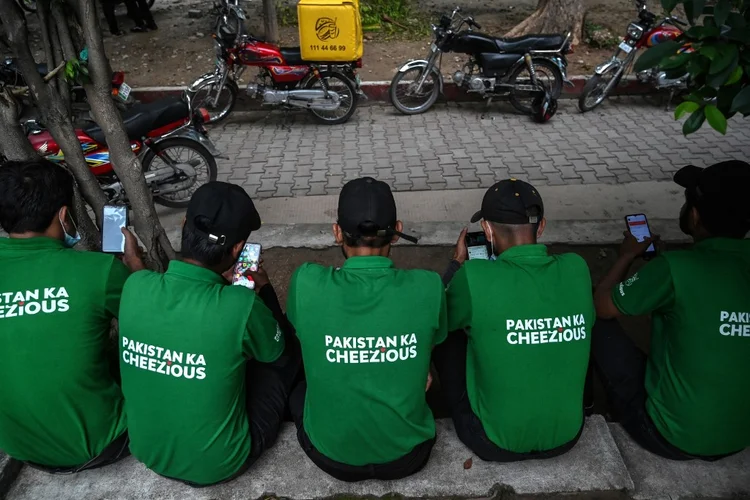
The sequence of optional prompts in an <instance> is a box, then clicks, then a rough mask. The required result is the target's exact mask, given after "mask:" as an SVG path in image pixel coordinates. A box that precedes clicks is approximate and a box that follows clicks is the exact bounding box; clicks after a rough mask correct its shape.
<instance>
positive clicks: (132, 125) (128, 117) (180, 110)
mask: <svg viewBox="0 0 750 500" xmlns="http://www.w3.org/2000/svg"><path fill="white" fill-rule="evenodd" d="M186 118H188V105H187V103H186V102H185V101H183V100H182V98H181V97H179V96H173V97H165V98H163V99H159V100H158V101H154V102H149V103H145V104H140V103H139V104H135V105H133V106H132V107H131V108H129V109H128V110H126V111H124V112H123V113H122V122H123V124H124V125H125V132H126V133H127V134H128V138H129V139H130V140H131V141H133V140H137V139H141V138H143V137H145V136H146V135H148V133H149V132H151V131H152V130H155V129H157V128H159V127H163V126H164V125H169V124H170V123H173V122H176V121H180V120H184V119H186ZM83 132H84V133H85V134H86V135H88V136H89V137H91V138H92V139H93V140H95V141H96V142H98V143H100V144H105V143H106V140H105V138H104V131H103V130H102V128H101V127H100V126H99V125H97V124H96V123H93V124H91V125H90V126H88V127H86V128H84V129H83Z"/></svg>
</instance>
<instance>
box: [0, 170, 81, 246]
mask: <svg viewBox="0 0 750 500" xmlns="http://www.w3.org/2000/svg"><path fill="white" fill-rule="evenodd" d="M72 205H73V176H72V175H70V173H69V172H68V171H67V170H65V169H64V168H63V167H61V166H58V165H55V164H54V163H52V162H50V161H48V160H45V159H43V158H39V159H35V160H30V161H8V162H5V163H3V164H2V165H0V226H2V228H3V229H4V230H5V231H7V232H8V233H27V232H35V233H40V232H43V231H44V230H46V229H47V228H48V227H49V226H50V224H51V222H52V220H53V219H54V217H55V214H57V213H58V212H59V211H60V209H61V208H62V207H70V206H72Z"/></svg>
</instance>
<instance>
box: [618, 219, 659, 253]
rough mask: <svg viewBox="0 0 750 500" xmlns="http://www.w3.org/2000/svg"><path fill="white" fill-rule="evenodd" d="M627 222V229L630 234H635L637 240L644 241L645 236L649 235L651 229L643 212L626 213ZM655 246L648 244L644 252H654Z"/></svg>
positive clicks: (648, 236)
mask: <svg viewBox="0 0 750 500" xmlns="http://www.w3.org/2000/svg"><path fill="white" fill-rule="evenodd" d="M625 220H626V221H627V224H628V230H629V231H630V234H632V235H633V236H635V239H637V240H638V241H644V240H645V239H646V238H650V237H651V229H650V228H649V227H648V220H646V216H645V215H644V214H635V215H628V216H627V217H625ZM655 252H656V248H655V247H654V245H653V243H652V244H651V245H649V247H648V250H646V253H655Z"/></svg>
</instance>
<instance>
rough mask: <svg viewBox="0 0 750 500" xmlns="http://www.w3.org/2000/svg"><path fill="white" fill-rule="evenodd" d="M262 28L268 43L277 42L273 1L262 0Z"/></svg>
mask: <svg viewBox="0 0 750 500" xmlns="http://www.w3.org/2000/svg"><path fill="white" fill-rule="evenodd" d="M263 27H264V28H265V30H266V41H267V42H268V43H278V42H279V20H278V18H277V17H276V3H275V2H274V0H263Z"/></svg>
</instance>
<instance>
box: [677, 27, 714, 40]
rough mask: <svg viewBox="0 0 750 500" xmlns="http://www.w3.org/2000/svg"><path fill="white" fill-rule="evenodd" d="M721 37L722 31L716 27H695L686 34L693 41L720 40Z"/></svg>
mask: <svg viewBox="0 0 750 500" xmlns="http://www.w3.org/2000/svg"><path fill="white" fill-rule="evenodd" d="M719 35H721V30H720V29H719V28H717V27H716V26H693V27H692V28H690V29H689V30H687V31H686V32H685V36H686V37H687V38H690V39H691V40H706V39H708V38H718V36H719Z"/></svg>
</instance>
